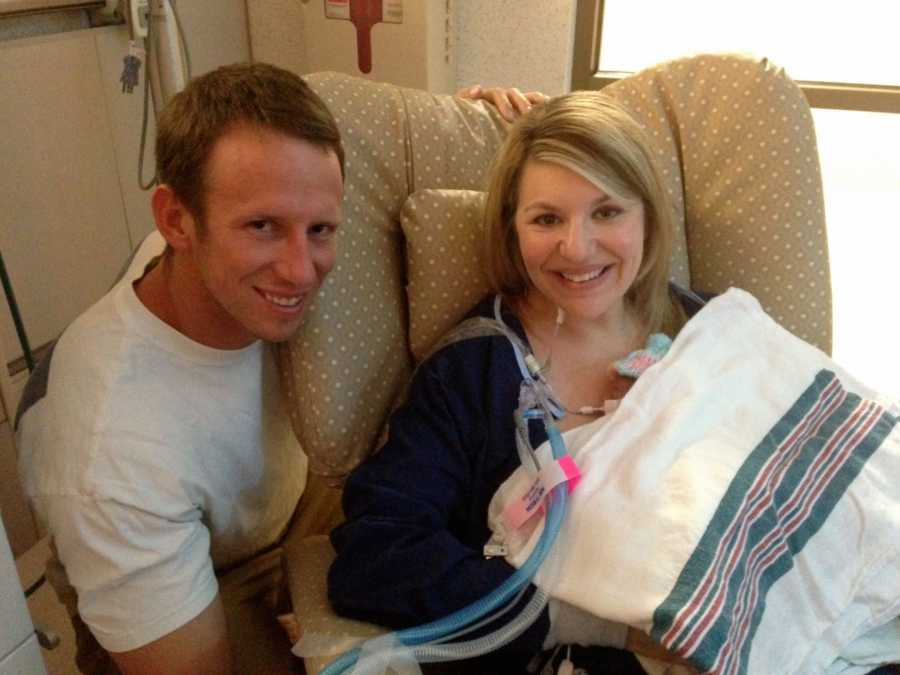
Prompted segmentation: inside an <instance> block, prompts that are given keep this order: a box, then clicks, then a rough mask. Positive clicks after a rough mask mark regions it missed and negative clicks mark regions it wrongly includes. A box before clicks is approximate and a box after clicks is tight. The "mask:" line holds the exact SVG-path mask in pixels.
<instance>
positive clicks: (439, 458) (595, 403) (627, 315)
mask: <svg viewBox="0 0 900 675" xmlns="http://www.w3.org/2000/svg"><path fill="white" fill-rule="evenodd" d="M670 218H671V208H670V205H669V201H668V199H667V196H666V192H665V190H664V188H663V185H662V182H661V180H660V177H659V174H658V171H657V169H656V168H655V166H654V164H653V160H652V151H651V149H650V144H649V141H648V140H647V138H646V137H645V136H644V134H643V132H642V130H641V129H640V127H639V126H638V124H637V123H636V122H635V121H634V120H633V119H632V118H631V117H630V115H629V114H628V113H627V112H626V111H625V110H624V109H623V108H622V107H621V106H620V104H618V103H616V102H615V101H613V100H611V99H608V98H606V97H604V96H603V95H601V94H596V93H587V92H580V93H573V94H570V95H567V96H563V97H560V98H557V99H553V100H551V101H550V102H549V103H546V104H543V105H540V106H537V107H535V108H534V109H533V110H532V111H531V112H529V113H528V114H527V115H525V116H523V117H522V118H521V119H520V120H519V121H518V122H517V123H516V124H514V125H513V126H512V127H511V129H510V131H509V135H508V137H507V140H506V142H505V143H504V145H503V146H502V148H501V150H500V152H499V154H498V157H497V159H496V161H495V165H494V167H493V169H492V174H491V181H490V186H489V192H488V198H487V204H486V209H485V246H486V251H485V253H486V256H485V260H486V264H487V269H488V273H489V277H490V281H491V284H492V286H493V288H494V290H495V291H496V293H497V294H498V295H499V297H500V302H499V303H495V300H494V298H487V299H486V300H485V301H484V302H482V303H481V304H480V305H479V306H478V307H477V308H476V309H475V310H474V311H473V316H483V317H495V312H496V313H498V314H499V317H495V318H499V319H501V320H502V322H503V323H505V324H506V325H507V326H508V327H509V328H510V329H511V330H512V331H514V332H515V333H517V334H518V336H519V338H521V339H522V340H523V341H524V342H525V344H526V347H527V349H529V350H531V351H532V352H533V353H534V355H535V357H536V359H537V361H538V362H539V363H541V364H544V370H543V375H544V377H545V378H546V379H547V380H548V381H549V383H550V385H551V387H552V389H553V392H554V394H555V399H556V401H557V402H558V403H559V405H560V407H561V408H563V409H564V410H565V411H567V414H565V416H563V417H562V419H560V420H559V422H558V426H559V427H560V428H561V429H568V428H572V427H575V426H578V425H581V424H585V423H587V422H589V421H590V420H592V419H595V418H596V416H597V415H598V414H601V412H602V411H603V410H604V408H605V406H606V401H608V400H611V399H618V398H621V396H622V395H623V393H624V392H625V391H626V390H627V388H628V385H629V382H630V380H628V379H627V378H625V377H623V376H621V375H619V374H618V373H617V372H616V371H615V369H614V368H613V364H614V363H615V362H616V361H617V360H618V359H621V358H623V357H625V356H627V355H628V354H630V353H632V352H634V351H635V350H638V349H640V348H641V347H642V346H643V345H644V344H645V342H646V341H647V338H648V337H649V336H650V335H651V334H654V333H657V332H665V333H667V334H669V335H670V336H671V337H674V334H675V332H677V330H678V329H679V328H680V326H681V325H682V324H683V323H684V321H685V320H686V316H687V315H688V314H690V313H692V312H694V311H696V310H697V309H698V308H699V303H698V302H697V301H696V300H695V299H693V296H690V295H689V294H686V293H683V292H681V291H678V290H676V289H672V288H670V286H669V283H668V278H669V257H670V252H671V245H672V244H671V240H672V232H671V231H672V224H671V220H670ZM495 307H499V309H496V310H495ZM445 342H446V341H445ZM521 383H522V374H521V371H520V369H519V366H518V365H517V361H516V358H515V356H514V352H513V349H512V347H511V343H510V341H509V340H508V339H507V338H506V337H504V336H502V335H487V336H482V337H474V338H469V339H462V340H458V341H452V340H451V341H450V344H449V345H448V346H445V347H443V348H442V349H440V350H439V351H437V352H436V353H435V354H433V355H432V356H431V357H430V358H429V359H427V360H426V361H425V362H424V363H423V364H422V365H421V366H420V368H419V370H418V371H417V373H416V376H415V377H414V379H413V382H412V384H411V387H410V391H409V396H408V400H407V402H406V404H405V405H404V406H402V407H401V408H400V409H399V410H398V411H397V412H396V413H395V415H394V416H393V417H392V419H391V423H390V435H389V438H388V441H387V443H386V444H385V446H384V447H383V448H382V450H381V451H380V452H379V453H377V454H376V455H374V456H373V457H372V458H370V459H369V460H368V461H366V462H365V463H364V464H362V465H361V466H360V467H359V468H358V469H357V470H356V471H355V472H354V473H353V474H352V475H351V476H350V478H349V479H348V481H347V485H346V487H345V491H344V510H345V514H346V517H347V521H346V523H344V524H343V525H341V526H340V527H339V528H337V529H336V530H335V531H334V532H333V533H332V543H333V544H334V547H335V549H336V551H337V559H336V560H335V562H334V564H333V566H332V568H331V571H330V575H329V596H330V599H331V602H332V604H333V605H334V607H335V608H336V610H337V611H338V612H340V613H342V614H345V615H348V616H352V617H355V618H360V619H364V620H369V621H374V622H377V623H381V624H385V625H389V626H393V627H405V626H410V625H415V624H421V623H425V622H427V621H431V620H434V619H438V618H440V617H443V616H445V615H447V614H449V613H450V612H452V611H454V610H456V609H459V608H461V607H463V606H465V605H468V604H469V603H471V602H473V601H475V600H477V599H479V598H481V597H483V596H484V595H486V594H487V593H489V592H491V591H492V590H494V589H495V588H496V587H497V586H499V585H500V584H501V583H502V582H503V581H504V580H505V579H506V578H507V577H509V576H510V574H511V573H512V571H513V570H512V568H511V567H510V566H509V565H508V564H507V563H506V562H505V561H504V560H503V559H502V558H497V557H495V558H486V557H485V555H484V553H483V547H484V545H485V543H486V542H487V541H488V539H489V537H490V532H489V530H488V527H487V523H486V514H487V508H488V504H489V502H490V500H491V497H492V496H493V495H494V492H495V491H496V489H497V488H498V486H499V485H500V484H501V483H502V482H503V481H504V480H505V479H506V478H507V477H508V476H509V475H510V473H512V471H513V470H514V469H515V468H516V467H517V466H518V465H519V456H518V453H517V451H516V442H515V428H514V423H513V412H514V410H515V409H516V408H517V407H518V405H519V393H520V386H521ZM530 436H531V438H530V441H531V443H532V445H533V446H534V447H537V446H538V445H539V444H540V443H542V442H543V441H544V440H546V435H545V432H544V431H543V430H542V429H541V428H539V425H532V426H531V429H530ZM600 573H602V571H601V572H600ZM550 614H552V615H553V622H552V623H553V626H552V629H551V616H550ZM573 616H574V613H573V612H571V611H569V609H568V608H566V607H563V608H562V609H560V608H559V607H558V606H556V605H554V604H552V603H551V612H550V613H548V612H546V611H545V612H544V614H543V616H542V617H541V618H540V619H539V620H538V621H537V622H536V623H535V624H534V625H533V626H532V627H531V628H530V629H529V630H527V631H526V632H525V633H524V634H523V635H522V636H520V637H519V638H518V639H517V640H515V641H514V642H513V643H512V644H510V645H508V646H507V647H505V648H504V649H502V650H501V652H500V653H499V654H494V655H492V656H489V657H486V658H485V659H483V660H482V661H481V662H480V666H476V665H475V664H466V665H465V666H464V667H462V671H463V672H476V670H478V669H480V670H481V671H483V672H492V673H500V672H524V669H525V666H526V664H528V663H529V662H532V663H533V664H538V667H539V661H537V660H535V657H536V655H538V654H540V652H541V650H542V648H544V647H545V646H552V645H553V644H555V643H559V642H565V641H567V639H568V638H573V639H577V640H579V641H581V642H589V643H591V644H594V645H615V646H620V647H621V646H626V647H628V648H630V649H632V650H635V649H642V646H641V645H639V644H636V643H635V639H636V638H637V635H636V634H634V633H629V634H628V636H627V637H626V632H625V629H624V627H620V626H610V625H605V624H603V623H602V622H597V623H596V625H594V626H592V628H593V629H595V630H593V631H590V633H591V634H590V635H588V636H584V635H583V634H575V633H572V632H571V631H570V630H569V629H570V628H573V627H574V628H576V629H578V630H581V629H583V628H584V627H585V624H584V623H583V622H582V621H581V620H578V621H574V622H573V621H572V620H571V618H572V617H573ZM567 627H568V628H567ZM582 633H583V631H582ZM577 651H578V650H576V652H577ZM560 657H561V656H560ZM579 658H581V659H582V661H579V660H578V659H579ZM585 659H586V660H585ZM572 660H573V661H575V663H576V665H582V664H588V666H587V667H588V668H589V672H592V673H596V672H615V673H629V672H635V673H641V672H643V670H642V669H641V667H640V666H639V664H638V662H637V661H636V660H635V658H634V657H633V656H632V655H631V654H629V653H627V652H623V651H620V650H617V649H601V650H597V649H594V650H590V652H589V653H588V652H586V653H576V655H575V657H574V658H573V659H572Z"/></svg>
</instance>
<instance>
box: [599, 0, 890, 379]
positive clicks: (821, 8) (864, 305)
mask: <svg viewBox="0 0 900 675" xmlns="http://www.w3.org/2000/svg"><path fill="white" fill-rule="evenodd" d="M894 6H895V3H892V2H884V0H855V1H854V2H853V3H847V2H843V1H841V2H838V1H837V0H789V1H788V2H785V0H755V1H754V2H736V1H734V0H679V2H671V0H639V1H637V0H605V5H604V14H603V36H602V39H601V41H600V42H601V51H600V70H601V71H626V72H627V71H634V70H640V69H641V68H644V67H646V66H650V65H653V64H655V63H659V62H660V61H664V60H668V59H672V58H677V57H680V56H685V55H687V54H690V53H697V52H745V53H750V54H754V55H765V56H767V57H768V58H769V59H771V60H772V61H773V62H774V63H776V64H778V65H779V66H782V67H784V68H785V69H786V70H787V72H788V73H789V74H790V76H791V77H793V78H794V79H795V80H813V81H824V82H851V83H868V84H888V85H894V86H897V85H900V67H898V64H900V40H898V39H897V36H896V25H897V23H896V20H895V17H894V13H895V8H894ZM636 27H639V28H636ZM813 115H814V118H815V123H816V135H817V138H818V143H819V154H820V156H821V163H822V175H823V181H824V189H825V211H826V218H827V221H828V239H829V250H830V257H831V275H832V293H833V301H834V302H833V305H834V306H833V311H834V349H833V355H834V358H835V360H836V361H838V363H840V364H842V365H843V366H844V367H845V368H847V370H849V371H850V372H851V373H853V374H854V375H856V376H857V377H859V379H860V380H862V381H863V382H866V383H868V384H869V385H870V386H872V387H874V388H875V389H879V390H881V391H883V392H885V393H888V394H892V395H895V396H898V397H900V357H898V356H897V345H900V310H898V305H900V302H898V297H897V296H898V290H900V208H898V203H900V114H888V113H881V114H879V113H863V112H849V111H838V110H819V109H817V110H814V111H813Z"/></svg>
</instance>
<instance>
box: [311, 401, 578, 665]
mask: <svg viewBox="0 0 900 675" xmlns="http://www.w3.org/2000/svg"><path fill="white" fill-rule="evenodd" d="M544 423H545V426H546V428H547V438H548V440H549V441H550V446H551V448H552V451H553V457H554V459H561V458H562V457H564V456H565V455H566V447H565V444H564V443H563V440H562V436H561V435H560V433H559V430H558V429H557V428H556V426H555V425H554V424H553V423H552V421H550V419H549V418H548V417H545V418H544ZM548 501H549V504H548V506H547V517H546V522H545V523H544V530H543V532H541V536H540V538H539V539H538V542H537V544H536V545H535V547H534V550H533V551H532V552H531V555H529V556H528V559H527V560H526V561H525V562H524V563H523V564H522V567H520V568H519V569H517V570H516V571H515V572H513V574H512V576H510V577H509V578H508V579H507V580H506V581H504V582H503V583H502V584H500V586H499V587H498V588H497V589H496V590H494V591H493V592H491V593H489V594H488V595H486V596H485V597H483V598H481V599H480V600H476V601H475V602H473V603H472V604H470V605H468V606H467V607H463V608H462V609H460V610H457V611H456V612H454V613H453V614H450V615H449V616H446V617H444V618H442V619H438V620H436V621H432V622H431V623H427V624H424V625H422V626H416V627H414V628H407V629H405V630H401V631H397V632H396V633H394V640H395V641H396V642H398V643H400V644H401V645H404V646H407V647H414V649H413V655H414V656H416V658H418V656H419V655H418V653H417V651H416V649H415V647H417V646H420V647H421V648H422V654H423V656H425V659H423V660H427V661H450V660H456V659H460V658H470V657H473V656H478V655H480V654H484V653H487V652H489V651H491V650H492V649H496V648H497V647H499V646H501V645H503V644H505V643H506V642H508V641H509V640H512V639H513V638H515V637H516V636H517V635H518V634H519V633H521V632H522V631H524V630H525V629H526V628H527V627H528V626H530V625H531V623H533V622H534V621H535V620H536V619H537V618H538V616H540V612H541V610H542V609H543V606H544V604H546V602H547V598H546V597H545V596H544V594H543V593H542V592H541V591H540V590H536V592H535V595H540V596H541V597H539V598H537V599H535V598H534V597H532V600H531V601H529V603H528V605H526V607H525V609H524V610H523V611H522V612H520V614H519V616H517V617H516V618H515V619H513V620H512V621H511V622H510V623H509V624H507V625H506V626H503V627H501V628H500V629H498V630H496V631H494V632H493V633H491V634H489V635H486V636H484V637H482V638H479V639H477V640H471V641H469V642H462V643H453V644H447V645H433V644H428V643H435V642H439V641H440V640H442V639H445V638H446V637H447V636H448V635H449V634H451V633H456V632H458V631H460V629H462V628H464V627H466V626H468V625H469V624H471V623H473V622H475V621H477V620H478V619H480V618H481V617H483V616H484V615H486V614H487V613H488V612H491V611H493V610H495V609H496V608H497V607H499V606H501V605H503V604H504V603H505V602H507V601H508V600H510V598H512V596H514V595H515V594H516V593H517V592H518V591H519V590H521V589H522V587H524V586H525V585H526V584H528V583H529V582H530V581H531V579H532V578H533V577H534V575H535V574H537V571H538V568H539V567H540V566H541V564H542V563H543V562H544V560H545V559H546V557H547V555H548V554H549V553H550V549H551V548H552V546H553V542H554V541H555V540H556V536H557V535H558V534H559V530H560V527H561V526H562V521H563V518H564V517H565V514H566V511H567V508H568V486H567V485H566V484H565V483H563V484H560V485H557V486H556V487H555V488H554V489H553V490H552V491H551V493H550V498H549V500H548ZM377 639H384V638H377ZM431 648H436V649H431ZM361 652H362V648H361V647H355V648H353V649H351V650H350V651H348V652H345V653H344V654H342V655H341V656H339V657H338V658H337V659H335V660H334V661H332V662H331V663H329V664H328V665H327V666H326V667H325V669H324V670H322V675H340V674H341V673H345V672H347V671H349V670H350V669H351V668H353V666H354V665H355V664H356V662H357V660H359V657H360V654H361Z"/></svg>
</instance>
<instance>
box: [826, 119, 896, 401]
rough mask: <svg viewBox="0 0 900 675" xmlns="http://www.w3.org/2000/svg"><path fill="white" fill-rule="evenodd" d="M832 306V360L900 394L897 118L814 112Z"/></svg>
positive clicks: (885, 388) (880, 387)
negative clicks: (819, 159)
mask: <svg viewBox="0 0 900 675" xmlns="http://www.w3.org/2000/svg"><path fill="white" fill-rule="evenodd" d="M813 117H814V119H815V123H816V137H817V139H818V143H819V155H820V158H821V163H822V180H823V183H824V189H825V214H826V218H827V220H828V248H829V252H830V258H831V284H832V297H833V305H834V350H833V351H834V358H835V360H836V361H837V362H838V363H840V364H842V365H843V366H844V367H846V368H847V369H848V370H849V371H850V372H851V373H853V374H855V375H856V376H858V377H859V378H860V379H861V380H862V381H863V382H866V383H868V384H870V385H871V386H873V387H874V388H876V389H880V390H881V391H884V392H885V393H890V394H894V395H896V396H900V357H898V355H897V345H900V309H898V307H900V301H898V290H900V208H898V202H900V115H895V114H887V113H862V112H848V111H844V110H814V111H813Z"/></svg>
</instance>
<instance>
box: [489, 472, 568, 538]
mask: <svg viewBox="0 0 900 675" xmlns="http://www.w3.org/2000/svg"><path fill="white" fill-rule="evenodd" d="M580 479H581V472H580V471H579V470H578V466H577V465H576V464H575V460H574V459H572V457H571V456H570V455H566V456H565V457H563V458H562V459H559V460H556V461H555V462H552V463H550V464H548V465H547V466H545V467H544V468H543V469H541V471H540V473H538V475H537V476H536V477H535V479H534V482H533V483H532V484H531V486H529V488H528V489H527V490H526V491H525V494H524V495H522V496H521V497H519V498H518V499H514V500H513V501H512V502H510V503H509V504H507V506H506V509H505V510H504V511H503V520H504V521H505V522H506V525H507V527H510V528H512V529H514V530H517V529H519V528H520V527H522V525H524V524H525V523H526V522H527V521H528V519H529V518H531V517H532V516H533V515H534V514H535V513H538V512H540V511H541V510H542V509H543V504H544V499H545V498H546V497H547V495H548V494H550V491H551V490H552V489H553V488H555V487H556V486H557V485H559V484H560V483H568V484H569V485H568V487H569V492H572V490H574V489H575V486H576V485H577V484H578V481H579V480H580Z"/></svg>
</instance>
